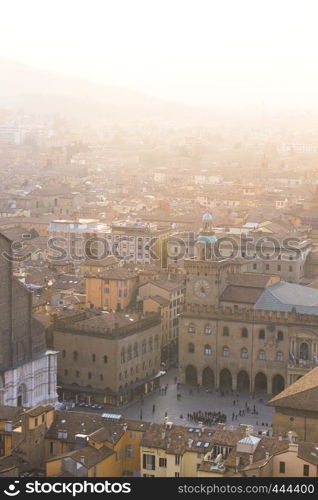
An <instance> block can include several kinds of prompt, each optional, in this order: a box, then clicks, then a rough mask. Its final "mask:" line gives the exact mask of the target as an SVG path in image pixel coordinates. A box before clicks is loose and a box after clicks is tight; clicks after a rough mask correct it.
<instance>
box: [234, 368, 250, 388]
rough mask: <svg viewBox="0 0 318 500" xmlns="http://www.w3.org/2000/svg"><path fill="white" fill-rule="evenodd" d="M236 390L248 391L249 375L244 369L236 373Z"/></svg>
mask: <svg viewBox="0 0 318 500" xmlns="http://www.w3.org/2000/svg"><path fill="white" fill-rule="evenodd" d="M237 390H238V391H240V392H249V391H250V377H249V376H248V373H247V372H246V371H245V370H241V371H240V372H239V373H238V375H237Z"/></svg>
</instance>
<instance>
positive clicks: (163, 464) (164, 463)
mask: <svg viewBox="0 0 318 500" xmlns="http://www.w3.org/2000/svg"><path fill="white" fill-rule="evenodd" d="M159 467H167V459H166V458H159Z"/></svg>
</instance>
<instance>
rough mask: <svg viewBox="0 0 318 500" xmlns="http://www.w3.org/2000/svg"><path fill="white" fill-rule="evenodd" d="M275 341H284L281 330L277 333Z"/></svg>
mask: <svg viewBox="0 0 318 500" xmlns="http://www.w3.org/2000/svg"><path fill="white" fill-rule="evenodd" d="M277 340H284V332H282V331H281V330H279V331H278V332H277Z"/></svg>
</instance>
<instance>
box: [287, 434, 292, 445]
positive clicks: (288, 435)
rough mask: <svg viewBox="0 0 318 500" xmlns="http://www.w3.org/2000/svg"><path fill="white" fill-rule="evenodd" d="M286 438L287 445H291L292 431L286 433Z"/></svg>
mask: <svg viewBox="0 0 318 500" xmlns="http://www.w3.org/2000/svg"><path fill="white" fill-rule="evenodd" d="M287 437H288V441H289V443H290V444H292V443H293V433H292V431H288V432H287Z"/></svg>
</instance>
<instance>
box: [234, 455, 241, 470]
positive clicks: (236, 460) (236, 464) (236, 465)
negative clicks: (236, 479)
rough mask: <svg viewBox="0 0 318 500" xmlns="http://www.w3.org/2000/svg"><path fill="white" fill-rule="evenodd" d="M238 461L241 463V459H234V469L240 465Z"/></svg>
mask: <svg viewBox="0 0 318 500" xmlns="http://www.w3.org/2000/svg"><path fill="white" fill-rule="evenodd" d="M240 461H241V457H235V467H236V469H238V467H239V465H240Z"/></svg>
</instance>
